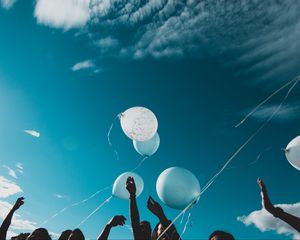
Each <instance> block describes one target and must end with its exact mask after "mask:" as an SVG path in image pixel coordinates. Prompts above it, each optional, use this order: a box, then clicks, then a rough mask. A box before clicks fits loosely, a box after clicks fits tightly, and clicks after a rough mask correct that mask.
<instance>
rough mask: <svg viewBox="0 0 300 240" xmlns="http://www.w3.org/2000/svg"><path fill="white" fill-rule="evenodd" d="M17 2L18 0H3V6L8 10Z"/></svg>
mask: <svg viewBox="0 0 300 240" xmlns="http://www.w3.org/2000/svg"><path fill="white" fill-rule="evenodd" d="M15 2H16V0H1V6H2V7H3V8H4V9H7V10H8V9H10V8H11V7H12V6H13V5H14V4H15Z"/></svg>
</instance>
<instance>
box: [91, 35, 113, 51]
mask: <svg viewBox="0 0 300 240" xmlns="http://www.w3.org/2000/svg"><path fill="white" fill-rule="evenodd" d="M95 43H96V45H97V46H98V47H100V48H101V49H102V50H110V49H114V48H116V47H118V46H119V40H118V39H116V38H113V37H111V36H108V37H105V38H101V39H99V40H97V41H96V42H95Z"/></svg>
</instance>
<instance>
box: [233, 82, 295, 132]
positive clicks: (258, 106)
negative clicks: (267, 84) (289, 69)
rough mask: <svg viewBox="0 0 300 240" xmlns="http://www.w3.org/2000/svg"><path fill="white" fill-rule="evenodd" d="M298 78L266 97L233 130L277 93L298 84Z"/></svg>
mask: <svg viewBox="0 0 300 240" xmlns="http://www.w3.org/2000/svg"><path fill="white" fill-rule="evenodd" d="M299 78H300V76H297V77H296V78H294V79H292V80H291V81H289V82H287V83H286V84H284V85H283V86H282V87H280V88H279V89H277V90H276V91H275V92H273V93H272V94H271V95H270V96H269V97H267V98H266V99H265V100H263V101H262V102H261V103H260V104H258V105H257V106H256V107H255V108H254V109H253V110H252V111H251V112H249V113H248V114H247V115H246V117H245V118H243V119H242V120H241V121H240V122H239V123H238V124H237V125H235V128H237V127H239V126H241V125H242V124H243V123H244V122H245V121H246V120H247V119H248V118H249V117H251V115H252V114H253V113H255V112H256V111H257V110H258V109H259V108H260V107H261V106H262V105H264V104H265V103H266V102H267V101H269V100H270V99H271V98H272V97H273V96H275V95H276V94H277V93H279V92H280V91H281V90H283V89H284V88H286V87H287V86H289V85H290V84H292V83H293V82H298V80H299Z"/></svg>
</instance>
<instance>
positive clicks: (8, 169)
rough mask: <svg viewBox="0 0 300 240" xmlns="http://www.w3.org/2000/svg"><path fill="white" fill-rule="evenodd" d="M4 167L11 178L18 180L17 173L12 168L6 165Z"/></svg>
mask: <svg viewBox="0 0 300 240" xmlns="http://www.w3.org/2000/svg"><path fill="white" fill-rule="evenodd" d="M3 167H4V168H6V169H7V171H8V175H9V176H11V177H13V178H15V179H17V178H18V177H17V174H16V172H15V171H14V170H13V169H11V168H10V167H8V166H6V165H3Z"/></svg>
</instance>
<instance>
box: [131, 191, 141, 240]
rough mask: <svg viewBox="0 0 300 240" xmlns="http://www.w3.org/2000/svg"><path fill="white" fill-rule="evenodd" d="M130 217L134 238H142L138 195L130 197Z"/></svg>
mask: <svg viewBox="0 0 300 240" xmlns="http://www.w3.org/2000/svg"><path fill="white" fill-rule="evenodd" d="M130 219H131V226H132V231H133V236H134V239H139V238H140V214H139V210H138V207H137V203H136V197H135V196H131V197H130Z"/></svg>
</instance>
